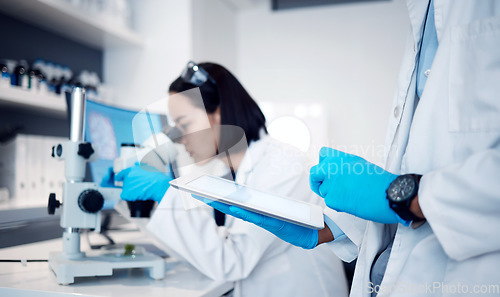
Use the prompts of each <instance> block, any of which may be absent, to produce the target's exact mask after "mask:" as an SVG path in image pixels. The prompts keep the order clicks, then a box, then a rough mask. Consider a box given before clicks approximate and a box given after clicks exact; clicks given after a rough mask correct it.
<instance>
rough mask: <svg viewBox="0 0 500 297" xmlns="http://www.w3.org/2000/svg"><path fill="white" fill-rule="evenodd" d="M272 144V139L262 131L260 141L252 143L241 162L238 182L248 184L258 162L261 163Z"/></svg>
mask: <svg viewBox="0 0 500 297" xmlns="http://www.w3.org/2000/svg"><path fill="white" fill-rule="evenodd" d="M270 142H271V137H270V136H269V135H267V134H266V133H265V132H264V130H261V131H260V139H259V140H256V141H252V142H250V143H249V145H248V150H247V151H246V153H245V156H244V157H243V159H242V160H241V163H240V166H239V168H238V172H237V173H236V181H237V182H241V183H248V178H249V177H250V175H251V173H252V170H253V169H254V168H255V166H256V165H257V163H258V162H260V161H261V160H262V159H263V158H262V157H263V156H264V154H265V152H266V151H267V148H268V146H269V144H270Z"/></svg>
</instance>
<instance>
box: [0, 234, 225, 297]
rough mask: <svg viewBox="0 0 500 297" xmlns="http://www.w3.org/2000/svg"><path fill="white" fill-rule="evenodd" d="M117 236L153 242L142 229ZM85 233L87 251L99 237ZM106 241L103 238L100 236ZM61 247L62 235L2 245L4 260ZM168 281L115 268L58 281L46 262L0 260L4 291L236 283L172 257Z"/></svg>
mask: <svg viewBox="0 0 500 297" xmlns="http://www.w3.org/2000/svg"><path fill="white" fill-rule="evenodd" d="M110 234H111V235H112V237H113V240H115V241H116V242H120V243H134V244H137V243H139V244H141V243H143V244H151V240H150V239H149V238H148V237H146V236H145V235H144V233H140V232H138V231H120V232H119V231H113V232H111V233H110ZM83 237H84V236H83V235H82V240H81V245H82V251H87V250H89V249H90V246H89V242H92V244H94V243H96V242H98V241H99V239H100V238H99V234H91V235H90V237H91V239H89V241H87V240H85V239H84V238H83ZM101 241H102V240H101ZM61 250H62V239H61V238H58V239H53V240H46V241H42V242H36V243H30V244H24V245H20V246H15V247H8V248H3V249H0V259H2V260H5V259H12V260H18V259H48V256H49V253H50V252H53V251H61ZM165 261H166V274H165V278H164V279H163V280H153V279H151V278H149V276H148V274H147V271H145V270H143V269H138V268H136V269H122V270H115V271H114V272H113V275H112V276H104V277H103V276H99V277H85V278H77V279H76V282H75V283H74V284H71V285H66V286H63V285H58V284H57V281H56V278H55V275H54V273H53V272H52V271H51V270H50V268H49V264H48V263H47V262H27V263H19V262H14V263H10V262H0V296H2V297H10V296H16V297H23V296H25V297H29V296H82V295H83V296H119V297H127V296H176V297H177V296H178V297H198V296H199V297H202V296H203V297H216V296H221V295H223V294H225V293H227V292H228V291H230V290H231V289H232V288H233V287H234V283H232V282H224V281H214V280H212V279H209V278H208V277H206V276H204V275H203V274H201V273H200V272H199V271H197V270H196V269H195V268H194V267H192V266H191V265H189V264H187V263H185V262H182V261H179V260H177V259H174V258H172V257H168V258H167V259H165Z"/></svg>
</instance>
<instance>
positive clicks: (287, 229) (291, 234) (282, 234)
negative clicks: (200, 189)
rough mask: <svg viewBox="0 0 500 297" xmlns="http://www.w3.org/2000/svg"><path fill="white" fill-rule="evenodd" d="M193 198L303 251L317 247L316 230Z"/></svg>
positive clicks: (223, 204) (215, 202)
mask: <svg viewBox="0 0 500 297" xmlns="http://www.w3.org/2000/svg"><path fill="white" fill-rule="evenodd" d="M193 197H194V198H196V199H199V200H202V201H203V202H205V203H206V204H208V205H209V206H211V207H213V208H215V209H217V210H219V211H221V212H223V213H225V214H228V215H231V216H233V217H236V218H239V219H242V220H244V221H247V222H250V223H253V224H255V225H257V226H259V227H261V228H263V229H265V230H267V231H269V232H271V233H273V234H274V235H276V236H277V237H279V238H280V239H282V240H283V241H286V242H288V243H290V244H293V245H295V246H299V247H301V248H303V249H312V248H315V247H316V246H317V245H318V230H314V229H309V228H306V227H302V226H299V225H295V224H292V223H288V222H285V221H282V220H278V219H275V218H271V217H268V216H264V215H261V214H258V213H256V212H253V211H248V210H245V209H242V208H239V207H236V206H229V205H227V204H225V203H221V202H217V201H212V200H210V199H206V198H202V197H199V196H196V195H193Z"/></svg>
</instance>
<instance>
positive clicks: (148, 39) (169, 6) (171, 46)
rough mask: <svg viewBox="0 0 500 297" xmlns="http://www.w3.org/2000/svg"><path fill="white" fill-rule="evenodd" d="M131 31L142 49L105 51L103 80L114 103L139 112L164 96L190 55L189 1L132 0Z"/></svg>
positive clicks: (190, 23) (190, 11) (191, 26)
mask: <svg viewBox="0 0 500 297" xmlns="http://www.w3.org/2000/svg"><path fill="white" fill-rule="evenodd" d="M131 4H132V11H133V27H134V30H135V31H136V32H137V33H138V34H140V35H141V37H142V38H143V39H144V41H145V45H144V47H142V48H117V49H110V50H106V51H105V52H104V81H105V82H106V83H107V84H109V85H110V86H112V87H113V88H114V89H115V92H116V99H115V101H116V104H118V105H121V106H127V107H132V108H137V109H141V108H143V107H145V106H146V105H147V104H148V103H151V102H153V101H156V100H158V99H160V98H162V97H164V96H165V95H166V94H167V89H168V85H169V84H170V82H172V81H173V80H174V79H175V78H176V77H178V76H179V74H180V72H181V70H182V68H183V67H184V66H185V65H186V62H187V61H188V60H189V59H192V55H193V33H192V32H193V24H192V6H191V5H192V1H184V0H183V1H175V0H167V1H165V0H133V1H131Z"/></svg>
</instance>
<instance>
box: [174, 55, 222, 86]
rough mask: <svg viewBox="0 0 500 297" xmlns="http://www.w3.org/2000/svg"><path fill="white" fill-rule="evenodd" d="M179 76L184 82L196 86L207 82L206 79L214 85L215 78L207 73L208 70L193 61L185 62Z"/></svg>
mask: <svg viewBox="0 0 500 297" xmlns="http://www.w3.org/2000/svg"><path fill="white" fill-rule="evenodd" d="M181 78H182V80H184V81H185V82H188V83H190V84H193V85H195V86H197V87H200V86H201V85H203V84H204V83H205V82H207V80H209V81H210V82H211V83H213V84H214V85H215V80H214V79H213V78H212V77H211V76H210V75H209V74H208V72H207V71H206V70H205V69H203V67H200V66H198V65H197V64H196V63H195V62H193V61H189V62H188V63H187V65H186V69H184V70H183V71H182V73H181Z"/></svg>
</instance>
